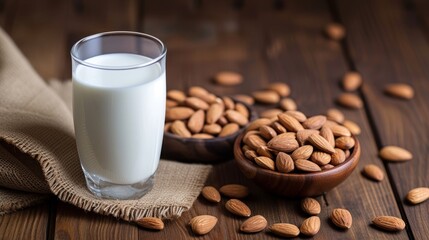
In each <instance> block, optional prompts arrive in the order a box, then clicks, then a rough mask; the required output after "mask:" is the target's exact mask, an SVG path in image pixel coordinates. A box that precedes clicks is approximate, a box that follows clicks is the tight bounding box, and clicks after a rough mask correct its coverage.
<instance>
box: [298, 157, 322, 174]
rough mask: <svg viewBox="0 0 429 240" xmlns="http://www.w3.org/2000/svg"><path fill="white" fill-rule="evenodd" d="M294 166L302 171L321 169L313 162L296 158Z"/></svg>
mask: <svg viewBox="0 0 429 240" xmlns="http://www.w3.org/2000/svg"><path fill="white" fill-rule="evenodd" d="M295 168H296V169H298V170H301V171H303V172H320V171H322V169H321V168H320V167H319V165H317V164H315V163H314V162H311V161H308V160H304V159H298V160H296V161H295Z"/></svg>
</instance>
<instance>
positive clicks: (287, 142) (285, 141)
mask: <svg viewBox="0 0 429 240" xmlns="http://www.w3.org/2000/svg"><path fill="white" fill-rule="evenodd" d="M267 146H268V147H269V148H270V149H273V150H276V151H280V152H292V151H294V150H295V149H297V148H298V147H299V144H298V142H297V141H296V139H295V137H291V135H290V134H288V133H282V134H280V135H277V136H276V137H274V138H272V139H271V140H270V141H269V142H268V143H267Z"/></svg>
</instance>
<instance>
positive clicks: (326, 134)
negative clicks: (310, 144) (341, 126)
mask: <svg viewBox="0 0 429 240" xmlns="http://www.w3.org/2000/svg"><path fill="white" fill-rule="evenodd" d="M319 134H320V136H322V137H323V138H324V139H326V140H327V141H328V143H329V144H330V145H331V146H332V147H335V137H334V133H333V132H332V130H331V128H329V127H327V126H323V127H322V128H321V129H320V133H319Z"/></svg>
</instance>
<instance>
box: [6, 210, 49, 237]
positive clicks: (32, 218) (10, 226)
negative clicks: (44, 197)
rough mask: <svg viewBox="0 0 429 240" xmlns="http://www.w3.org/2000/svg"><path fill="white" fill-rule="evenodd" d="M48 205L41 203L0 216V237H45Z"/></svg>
mask: <svg viewBox="0 0 429 240" xmlns="http://www.w3.org/2000/svg"><path fill="white" fill-rule="evenodd" d="M48 218H49V205H48V204H42V205H38V206H34V207H30V208H28V209H24V210H20V211H17V212H15V213H11V214H6V215H3V216H1V217H0V239H11V240H12V239H46V236H47V226H48Z"/></svg>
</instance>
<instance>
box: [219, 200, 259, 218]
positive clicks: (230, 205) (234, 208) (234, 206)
mask: <svg viewBox="0 0 429 240" xmlns="http://www.w3.org/2000/svg"><path fill="white" fill-rule="evenodd" d="M225 208H226V209H227V210H228V211H229V212H230V213H232V214H234V215H237V216H240V217H250V215H251V214H252V212H251V210H250V208H249V207H248V206H247V205H246V204H245V203H243V202H242V201H240V200H238V199H230V200H228V201H227V202H226V203H225Z"/></svg>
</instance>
